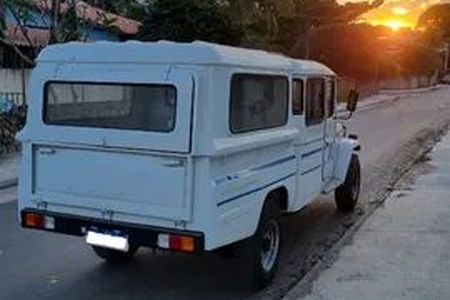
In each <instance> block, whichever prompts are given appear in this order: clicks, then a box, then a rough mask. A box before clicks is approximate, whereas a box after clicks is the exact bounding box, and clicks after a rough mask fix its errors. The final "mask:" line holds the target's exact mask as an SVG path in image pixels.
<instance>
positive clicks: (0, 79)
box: [0, 0, 141, 105]
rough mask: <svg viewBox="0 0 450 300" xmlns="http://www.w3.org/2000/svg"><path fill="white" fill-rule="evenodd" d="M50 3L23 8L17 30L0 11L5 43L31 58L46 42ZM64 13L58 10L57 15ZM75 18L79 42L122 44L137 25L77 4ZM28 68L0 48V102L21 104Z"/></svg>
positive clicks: (12, 17) (11, 17) (38, 1)
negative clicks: (11, 44)
mask: <svg viewBox="0 0 450 300" xmlns="http://www.w3.org/2000/svg"><path fill="white" fill-rule="evenodd" d="M51 3H52V1H51V0H34V2H33V4H32V5H31V6H30V7H29V8H27V13H28V14H29V17H28V18H27V19H26V20H21V22H23V23H25V26H19V25H18V24H19V23H18V20H17V17H16V15H17V14H14V13H13V10H11V9H8V8H6V7H5V8H3V10H2V11H1V12H0V13H1V16H2V19H3V20H4V21H5V23H6V30H5V32H4V36H5V39H7V40H9V41H11V42H13V43H14V45H15V47H17V48H19V49H20V51H21V52H22V53H24V54H26V55H27V56H32V57H33V56H35V55H36V54H37V53H38V52H39V51H40V50H41V49H42V48H44V47H45V46H47V45H48V44H49V41H50V30H49V28H50V26H51V24H52V17H51V15H52V14H51V11H52V9H51ZM67 9H68V7H67V5H65V4H62V5H61V7H60V10H61V14H64V12H65V11H66V10H67ZM75 12H76V15H77V17H78V18H79V19H80V20H81V21H82V22H81V24H82V26H83V28H81V29H80V30H79V31H80V33H81V34H80V39H81V40H83V41H86V42H92V41H124V40H128V39H130V38H133V37H134V36H135V35H136V34H137V33H138V31H139V27H140V25H141V24H140V23H139V22H136V21H134V20H130V19H127V18H124V17H122V16H118V15H115V14H112V13H108V12H106V11H103V10H101V9H99V8H96V7H93V6H91V5H89V4H87V3H85V2H82V1H78V2H77V3H76V6H75ZM30 68H31V65H30V64H27V63H26V62H25V61H24V60H23V59H22V58H21V56H20V55H19V54H18V53H17V51H15V50H14V49H13V47H11V46H7V45H5V44H4V43H3V44H0V99H5V98H6V99H12V100H14V101H15V102H16V103H17V104H19V105H20V104H22V103H23V102H24V101H25V87H26V85H27V82H28V78H29V74H30V70H31V69H30Z"/></svg>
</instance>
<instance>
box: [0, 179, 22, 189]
mask: <svg viewBox="0 0 450 300" xmlns="http://www.w3.org/2000/svg"><path fill="white" fill-rule="evenodd" d="M18 183H19V180H18V179H17V177H16V178H12V179H7V180H2V181H0V190H4V189H7V188H10V187H13V186H16V185H17V184H18Z"/></svg>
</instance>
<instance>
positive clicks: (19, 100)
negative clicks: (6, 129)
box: [0, 92, 25, 106]
mask: <svg viewBox="0 0 450 300" xmlns="http://www.w3.org/2000/svg"><path fill="white" fill-rule="evenodd" d="M2 100H6V101H12V102H14V105H15V106H23V105H24V104H25V95H24V94H23V93H2V92H0V101H2Z"/></svg>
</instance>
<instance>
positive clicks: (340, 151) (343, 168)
mask: <svg viewBox="0 0 450 300" xmlns="http://www.w3.org/2000/svg"><path fill="white" fill-rule="evenodd" d="M336 144H337V145H336V148H335V149H336V154H335V155H336V159H335V162H336V167H335V169H334V177H335V178H336V179H339V180H340V181H342V182H344V181H345V177H346V176H347V171H348V168H349V166H350V160H351V159H352V154H353V153H354V152H355V151H359V149H361V144H360V143H359V142H358V141H357V140H354V139H348V138H343V139H341V140H340V141H338V142H337V143H336Z"/></svg>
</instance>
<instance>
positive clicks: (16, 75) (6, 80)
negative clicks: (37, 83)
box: [0, 69, 31, 104]
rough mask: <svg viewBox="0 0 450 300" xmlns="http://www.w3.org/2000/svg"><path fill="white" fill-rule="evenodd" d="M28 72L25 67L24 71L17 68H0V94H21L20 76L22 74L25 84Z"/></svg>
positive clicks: (28, 75) (29, 71)
mask: <svg viewBox="0 0 450 300" xmlns="http://www.w3.org/2000/svg"><path fill="white" fill-rule="evenodd" d="M30 73H31V70H30V69H25V70H24V71H22V70H19V69H0V95H2V94H11V93H13V94H22V93H23V88H22V76H24V79H25V84H26V86H27V85H28V80H29V77H30ZM17 104H21V103H17Z"/></svg>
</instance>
